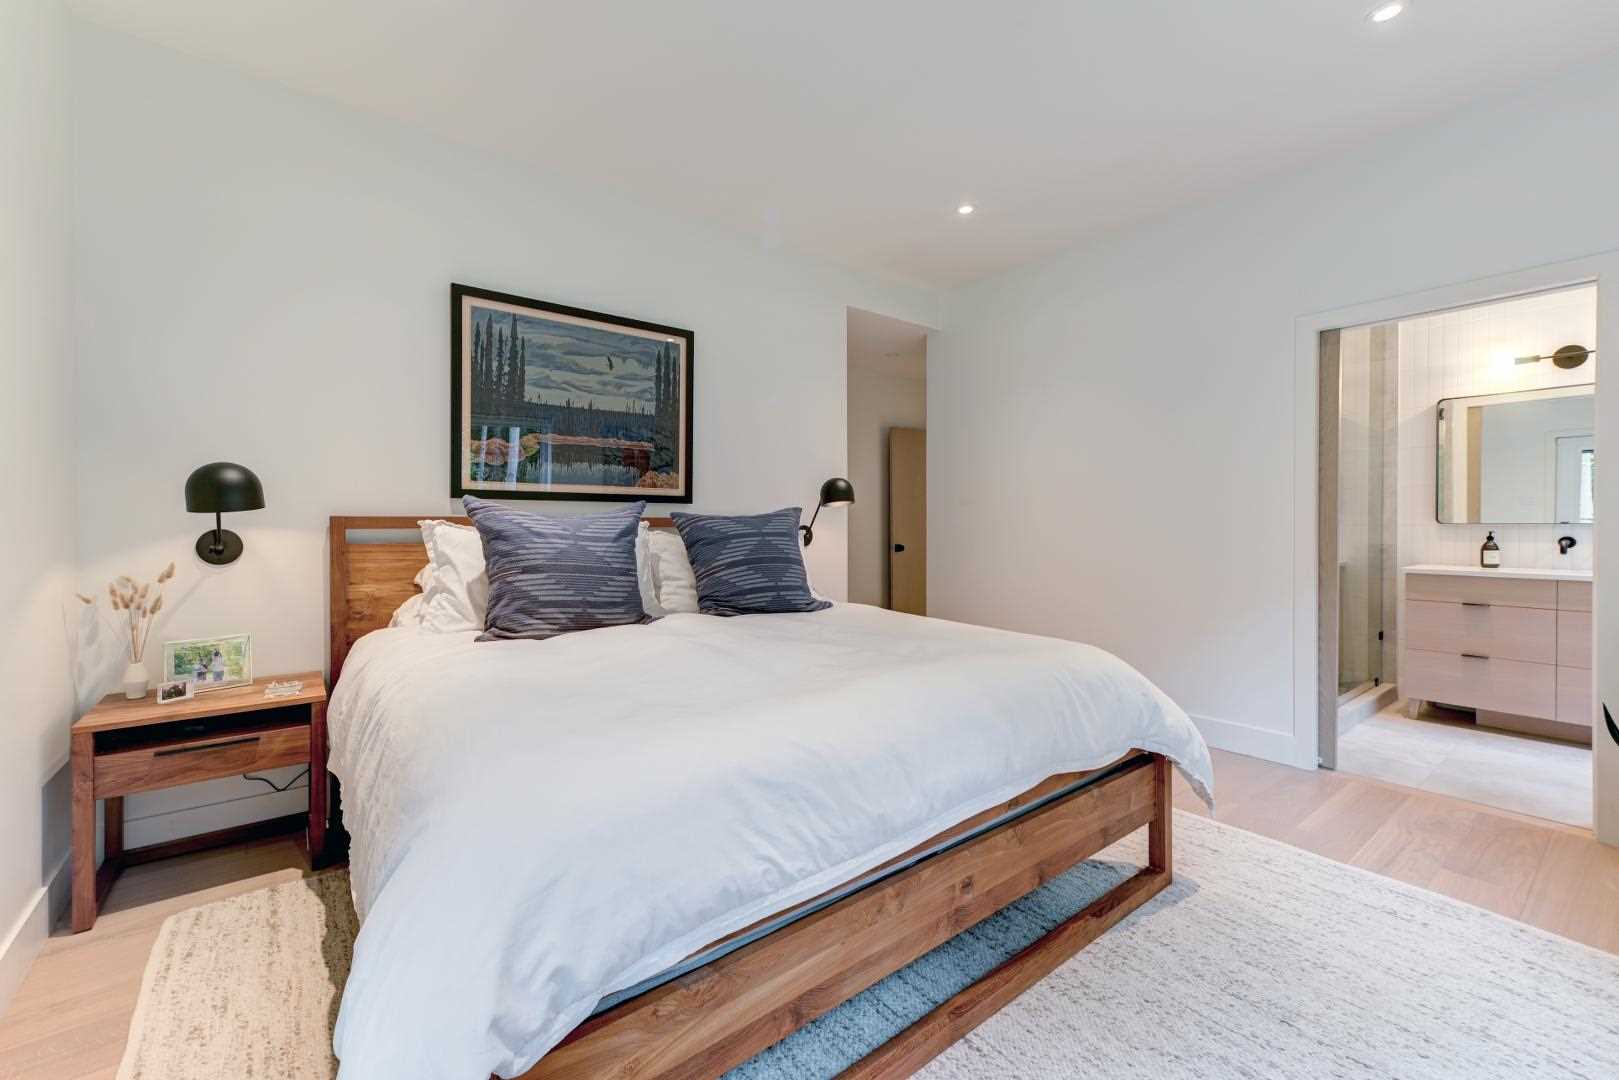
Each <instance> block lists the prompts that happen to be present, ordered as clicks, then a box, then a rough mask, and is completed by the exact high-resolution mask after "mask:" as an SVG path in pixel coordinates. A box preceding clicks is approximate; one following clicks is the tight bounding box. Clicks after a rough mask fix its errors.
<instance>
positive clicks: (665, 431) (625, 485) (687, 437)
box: [450, 285, 693, 502]
mask: <svg viewBox="0 0 1619 1080" xmlns="http://www.w3.org/2000/svg"><path fill="white" fill-rule="evenodd" d="M450 320H451V332H450V494H451V495H452V496H460V495H467V494H472V495H484V496H490V497H493V498H499V499H615V500H624V501H629V500H634V499H645V500H647V501H649V502H691V498H692V474H691V473H692V471H691V431H692V426H691V403H692V394H691V387H692V346H693V335H692V332H691V331H690V330H682V329H680V328H679V327H674V326H659V325H658V324H656V323H649V322H641V321H639V320H637V319H627V318H624V317H622V316H618V315H604V314H602V313H601V312H599V311H584V310H581V309H579V308H571V307H563V306H562V305H560V304H550V303H546V302H544V301H541V300H530V299H528V298H527V297H522V296H511V295H509V294H507V293H498V292H490V291H489V290H487V289H474V288H472V287H470V286H467V285H451V286H450Z"/></svg>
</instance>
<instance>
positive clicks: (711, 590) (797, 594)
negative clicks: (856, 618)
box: [670, 506, 832, 615]
mask: <svg viewBox="0 0 1619 1080" xmlns="http://www.w3.org/2000/svg"><path fill="white" fill-rule="evenodd" d="M799 513H800V511H799V508H798V507H796V506H792V507H788V508H787V509H786V510H777V511H775V512H774V513H770V514H753V515H751V516H749V517H722V516H720V515H718V514H681V513H676V514H672V515H670V516H671V517H673V518H674V519H675V528H676V529H679V530H680V539H681V540H683V541H685V544H686V555H687V557H688V558H690V559H691V568H692V571H693V572H694V573H695V574H696V575H697V606H698V608H699V609H700V610H701V611H702V612H703V613H704V614H705V615H763V614H768V613H771V612H783V611H820V610H821V609H822V608H828V607H831V606H832V605H831V603H830V602H828V601H826V600H817V599H816V598H815V596H814V594H812V593H811V592H810V587H809V578H808V577H807V576H805V574H804V553H803V552H802V551H801V550H799V546H798V517H799Z"/></svg>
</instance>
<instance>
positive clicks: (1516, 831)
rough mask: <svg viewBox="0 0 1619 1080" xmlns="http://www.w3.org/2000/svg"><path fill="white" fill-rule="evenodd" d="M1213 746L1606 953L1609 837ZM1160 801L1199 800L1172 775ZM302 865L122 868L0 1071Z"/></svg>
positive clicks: (72, 1041) (55, 1068)
mask: <svg viewBox="0 0 1619 1080" xmlns="http://www.w3.org/2000/svg"><path fill="white" fill-rule="evenodd" d="M1214 757H1215V780H1216V784H1217V789H1218V796H1219V812H1218V813H1217V814H1216V815H1215V817H1216V818H1218V819H1219V820H1220V821H1224V822H1226V823H1228V824H1231V825H1236V826H1238V827H1239V828H1244V829H1250V830H1252V831H1254V832H1257V833H1261V834H1263V835H1265V836H1270V837H1273V838H1275V839H1278V840H1282V841H1285V842H1287V843H1290V844H1294V845H1296V846H1298V847H1302V848H1305V849H1307V850H1310V851H1314V852H1316V853H1318V854H1321V855H1325V856H1326V857H1328V858H1331V859H1336V860H1338V861H1340V862H1346V863H1350V864H1352V865H1355V866H1360V867H1364V868H1366V869H1368V870H1372V871H1375V872H1377V873H1380V874H1386V875H1388V876H1390V877H1394V878H1399V879H1400V880H1402V881H1407V882H1410V883H1411V884H1414V885H1420V886H1423V887H1425V888H1429V889H1433V890H1435V891H1436V892H1441V893H1445V894H1447V895H1449V896H1453V897H1456V898H1457V899H1459V900H1465V901H1467V902H1469V903H1472V904H1477V905H1479V906H1481V907H1485V908H1489V909H1490V910H1492V911H1496V912H1499V913H1501V914H1503V915H1507V916H1510V917H1512V918H1515V919H1520V920H1522V921H1524V922H1527V923H1532V924H1533V925H1535V926H1539V927H1542V928H1543V929H1546V930H1550V931H1552V932H1554V933H1558V934H1562V935H1565V936H1567V937H1571V938H1574V939H1575V940H1577V941H1583V942H1585V943H1587V944H1589V945H1594V946H1596V947H1597V948H1601V949H1606V950H1608V951H1609V952H1619V915H1616V914H1615V913H1616V912H1619V850H1616V849H1613V848H1608V847H1603V846H1602V845H1600V844H1598V843H1596V841H1594V840H1593V839H1592V838H1591V834H1590V833H1589V832H1588V831H1586V830H1583V829H1576V828H1572V827H1568V826H1562V825H1557V824H1554V823H1551V822H1546V821H1540V820H1537V819H1534V818H1528V817H1522V816H1519V815H1516V814H1512V813H1509V812H1506V811H1501V810H1495V809H1491V808H1488V807H1483V806H1478V805H1475V804H1472V803H1467V802H1463V801H1461V800H1459V799H1454V798H1450V797H1447V796H1443V795H1436V794H1432V793H1429V792H1425V791H1417V790H1414V789H1411V788H1403V787H1398V786H1395V785H1393V784H1388V783H1384V782H1382V781H1378V780H1373V779H1370V778H1367V777H1362V776H1352V775H1348V774H1344V773H1329V772H1304V771H1301V770H1298V769H1290V768H1287V767H1285V766H1281V765H1272V764H1270V763H1268V762H1263V761H1258V760H1256V759H1254V758H1246V757H1240V756H1238V755H1235V754H1226V753H1221V752H1219V751H1216V752H1215V755H1214ZM1175 803H1176V806H1178V807H1179V808H1181V809H1183V810H1188V811H1191V812H1193V813H1206V811H1205V810H1204V808H1203V806H1202V804H1201V803H1199V802H1198V801H1197V798H1196V796H1194V795H1193V794H1192V793H1191V791H1190V790H1188V789H1187V788H1186V786H1185V784H1184V782H1178V785H1177V792H1176V800H1175ZM303 867H304V856H303V850H302V847H301V845H300V844H299V843H298V842H296V841H294V840H290V839H282V840H271V841H265V842H262V843H259V844H256V845H252V846H247V847H238V848H229V849H224V850H220V851H216V852H207V853H203V854H199V855H191V856H186V857H184V858H180V859H171V860H168V861H166V862H161V863H152V864H149V865H146V866H138V867H134V868H132V869H130V870H128V871H126V872H125V873H124V875H123V877H122V878H121V879H120V880H119V882H118V884H117V885H116V886H115V887H114V888H113V891H112V894H111V896H110V897H108V903H107V906H106V908H105V910H104V914H103V915H102V916H101V919H100V920H99V921H98V922H97V923H96V926H95V929H93V930H91V931H89V932H88V933H84V934H79V935H76V936H75V935H70V934H66V933H63V932H58V934H57V935H56V936H55V937H53V938H52V939H51V940H50V941H49V942H47V943H46V946H45V948H44V950H43V951H42V952H41V954H40V957H39V959H38V960H37V961H35V963H34V967H33V969H32V970H31V971H30V972H29V975H28V978H27V980H26V981H25V982H24V983H23V986H22V989H21V990H20V991H19V992H18V994H17V998H16V1000H15V1001H14V1002H13V1003H12V1005H11V1008H10V1009H9V1010H8V1012H7V1013H6V1015H5V1017H4V1018H0V1078H5V1080H24V1078H27V1080H46V1078H49V1080H77V1078H81V1077H82V1078H90V1077H95V1078H98V1080H111V1078H112V1077H114V1075H115V1074H116V1072H117V1069H118V1061H119V1058H120V1056H121V1054H122V1053H123V1045H124V1036H125V1033H126V1032H127V1031H128V1029H129V1019H130V1015H131V1013H132V1012H133V1011H134V1007H135V998H136V995H137V994H138V992H139V990H140V980H141V973H142V971H143V970H144V968H145V964H146V957H147V954H148V953H149V952H150V950H151V946H152V943H153V941H154V940H155V939H156V937H157V930H158V927H159V926H160V925H161V924H162V922H163V920H164V919H165V918H167V917H168V916H169V915H171V914H173V913H174V912H176V911H179V910H181V909H183V908H186V907H190V906H192V905H194V904H199V903H206V902H208V901H210V900H218V899H222V898H224V897H226V896H231V895H234V894H236V893H239V892H245V891H247V890H249V889H256V888H262V887H263V886H265V885H270V884H274V883H276V882H279V881H287V880H291V879H294V878H297V877H299V876H300V875H301V874H302V873H303Z"/></svg>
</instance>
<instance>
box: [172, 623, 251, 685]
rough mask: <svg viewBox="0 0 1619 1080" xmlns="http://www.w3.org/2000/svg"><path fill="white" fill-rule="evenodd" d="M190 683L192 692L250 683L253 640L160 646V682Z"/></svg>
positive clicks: (234, 638) (237, 637) (237, 636)
mask: <svg viewBox="0 0 1619 1080" xmlns="http://www.w3.org/2000/svg"><path fill="white" fill-rule="evenodd" d="M184 680H189V681H190V682H193V683H195V684H196V687H195V692H196V693H199V694H202V693H206V692H207V691H209V690H223V689H225V687H227V686H245V685H247V684H248V683H250V682H252V681H253V639H252V638H251V637H249V636H248V635H247V634H233V635H231V636H229V637H216V638H192V639H190V640H189V641H165V642H164V643H163V681H164V682H180V681H184Z"/></svg>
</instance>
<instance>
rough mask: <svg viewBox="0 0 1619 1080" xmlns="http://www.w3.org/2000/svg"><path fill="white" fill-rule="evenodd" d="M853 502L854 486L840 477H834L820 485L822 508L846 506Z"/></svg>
mask: <svg viewBox="0 0 1619 1080" xmlns="http://www.w3.org/2000/svg"><path fill="white" fill-rule="evenodd" d="M852 502H854V485H853V484H851V483H849V481H847V480H845V479H844V478H843V477H841V476H834V477H833V478H832V479H830V480H828V481H827V482H826V483H824V484H822V485H821V505H822V506H847V505H848V504H849V503H852Z"/></svg>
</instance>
